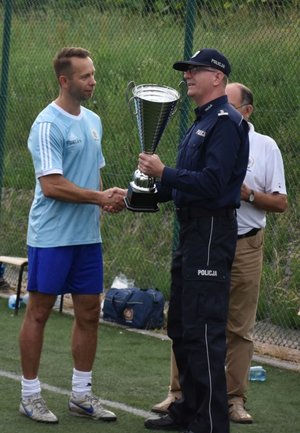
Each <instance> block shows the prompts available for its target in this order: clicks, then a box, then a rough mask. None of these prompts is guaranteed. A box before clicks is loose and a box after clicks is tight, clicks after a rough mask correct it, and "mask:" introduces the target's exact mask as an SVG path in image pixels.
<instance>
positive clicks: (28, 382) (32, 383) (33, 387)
mask: <svg viewBox="0 0 300 433" xmlns="http://www.w3.org/2000/svg"><path fill="white" fill-rule="evenodd" d="M21 385H22V398H27V397H30V396H31V395H32V394H37V393H40V392H41V383H40V381H39V379H38V377H36V378H35V379H25V377H24V376H22V381H21Z"/></svg>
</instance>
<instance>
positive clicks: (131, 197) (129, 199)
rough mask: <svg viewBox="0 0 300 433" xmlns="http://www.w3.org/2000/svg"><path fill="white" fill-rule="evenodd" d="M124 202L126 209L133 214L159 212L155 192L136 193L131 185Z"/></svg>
mask: <svg viewBox="0 0 300 433" xmlns="http://www.w3.org/2000/svg"><path fill="white" fill-rule="evenodd" d="M124 201H125V205H126V208H127V209H128V210H130V211H132V212H157V211H158V210H159V207H158V206H157V202H156V193H155V192H154V193H153V192H150V193H149V192H140V191H139V192H136V191H133V189H132V187H131V185H129V187H128V192H127V196H126V197H125V198H124Z"/></svg>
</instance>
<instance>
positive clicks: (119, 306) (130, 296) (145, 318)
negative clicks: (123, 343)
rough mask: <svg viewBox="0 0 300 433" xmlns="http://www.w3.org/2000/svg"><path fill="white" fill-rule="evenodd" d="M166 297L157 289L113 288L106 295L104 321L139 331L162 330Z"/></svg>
mask: <svg viewBox="0 0 300 433" xmlns="http://www.w3.org/2000/svg"><path fill="white" fill-rule="evenodd" d="M164 303H165V301H164V297H163V294H162V293H161V292H160V291H159V290H157V289H138V288H136V287H132V288H127V289H114V288H111V289H109V290H108V291H107V293H106V294H105V299H104V305H103V319H104V320H107V321H110V322H116V323H119V324H121V325H125V326H129V327H131V328H139V329H155V328H161V327H162V326H163V324H164Z"/></svg>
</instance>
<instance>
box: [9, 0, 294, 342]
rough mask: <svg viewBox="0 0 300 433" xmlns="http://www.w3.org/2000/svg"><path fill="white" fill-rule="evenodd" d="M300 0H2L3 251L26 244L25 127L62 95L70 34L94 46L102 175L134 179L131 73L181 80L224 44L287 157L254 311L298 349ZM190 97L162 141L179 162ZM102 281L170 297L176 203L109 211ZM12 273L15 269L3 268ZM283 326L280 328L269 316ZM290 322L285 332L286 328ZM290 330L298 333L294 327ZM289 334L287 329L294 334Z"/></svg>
mask: <svg viewBox="0 0 300 433" xmlns="http://www.w3.org/2000/svg"><path fill="white" fill-rule="evenodd" d="M299 4H300V2H299V0H296V1H295V0H281V1H275V0H269V1H263V0H247V1H246V0H245V1H242V0H235V1H222V0H203V1H194V0H190V1H189V0H188V1H176V0H171V1H167V0H152V1H150V0H145V1H138V0H103V1H101V0H15V1H13V0H11V1H10V0H6V1H5V0H2V1H0V14H1V18H2V19H1V24H0V26H1V31H2V34H3V38H2V62H1V94H0V98H1V105H0V122H1V123H0V187H1V189H2V195H1V216H0V254H6V255H20V256H24V255H26V230H27V217H28V211H29V207H30V204H31V199H32V195H33V188H34V183H35V180H34V172H33V167H32V163H31V159H30V156H29V152H28V150H27V137H28V133H29V130H30V127H31V124H32V122H33V121H34V119H35V117H36V115H37V114H38V112H39V111H40V110H41V109H42V108H44V106H45V105H46V104H48V103H49V102H50V101H51V100H53V99H54V98H55V97H56V96H57V92H58V86H57V82H56V79H55V77H54V73H53V71H52V59H53V57H54V55H55V54H56V52H57V51H58V50H59V49H60V48H62V47H63V46H70V45H73V46H82V47H85V48H87V49H89V50H90V51H91V54H92V57H93V60H94V63H95V66H96V79H97V86H96V91H95V94H94V97H93V100H92V101H89V103H88V106H89V108H91V109H93V110H94V111H96V112H97V113H98V114H99V115H100V116H101V118H102V122H103V126H104V137H103V150H104V154H105V157H106V167H105V169H104V170H103V172H102V175H103V182H104V187H105V188H107V187H110V186H113V185H118V186H121V187H124V188H125V187H127V186H128V183H129V182H130V181H131V180H132V174H133V172H134V170H135V169H136V166H137V156H138V153H139V152H140V146H139V141H138V135H137V125H136V123H135V120H133V118H132V116H131V114H130V111H129V109H128V106H127V104H126V101H125V90H126V87H127V84H128V82H129V81H131V80H133V81H134V82H135V83H136V84H142V83H157V84H164V85H168V86H171V87H174V88H178V86H179V82H180V81H181V79H182V76H181V74H180V73H178V72H176V71H174V70H173V69H172V64H173V63H174V62H175V61H176V60H180V59H182V58H183V57H189V56H190V55H191V54H192V52H194V51H196V50H198V49H200V48H202V47H215V48H217V49H219V50H220V51H222V52H224V53H225V55H226V56H227V57H228V58H229V59H230V62H231V64H232V74H231V77H230V79H231V81H239V82H242V83H244V84H246V85H247V86H249V87H250V88H251V89H252V90H253V92H254V96H255V112H254V114H253V116H252V121H253V123H254V124H255V127H256V130H257V131H259V132H261V133H265V134H267V135H270V136H272V137H273V138H274V139H275V140H276V142H277V143H278V145H279V147H280V148H281V151H282V155H283V158H284V163H285V170H286V180H287V187H288V196H289V209H288V211H287V212H286V213H285V214H280V215H269V216H268V226H267V230H266V244H265V259H264V270H263V279H262V286H261V296H260V304H259V309H258V321H259V324H260V325H262V324H263V325H264V326H263V327H262V331H261V332H260V335H262V334H263V335H264V341H266V342H270V343H271V344H273V343H275V344H279V345H283V346H285V345H288V346H289V347H290V348H294V349H299V348H300V347H299V346H300V343H299V328H300V317H299V316H298V315H297V313H298V310H299V307H300V300H299V282H300V271H299V266H298V263H299V257H300V242H299V228H300V227H299V204H298V198H299V197H300V191H299V186H298V185H299V184H298V174H299V168H298V166H299V164H298V161H297V159H298V148H299V129H300V128H299V121H300V110H299V76H300V74H299V71H300V70H299V58H300V56H299V46H300V37H299ZM192 109H193V107H192V105H191V104H190V102H189V101H188V100H185V102H184V103H183V105H182V108H181V110H180V111H179V112H178V113H177V114H176V115H175V116H174V118H173V119H172V120H171V122H170V124H169V125H168V127H167V129H166V131H165V133H164V135H163V137H162V139H161V142H160V144H159V146H158V149H157V152H158V153H159V154H160V156H161V158H162V160H163V161H164V162H165V163H166V164H168V165H173V164H174V163H175V157H176V149H177V145H178V141H179V138H180V137H181V136H182V134H183V133H184V131H185V129H186V128H187V126H188V125H189V123H190V122H191V119H192V117H193V110H192ZM101 231H102V235H103V240H104V260H105V287H106V288H108V287H109V286H110V285H111V283H112V281H113V279H114V277H115V276H116V275H118V274H119V273H120V272H122V273H124V274H125V275H126V276H127V277H128V278H131V279H134V280H135V282H136V285H138V286H140V287H149V286H154V287H157V288H159V289H160V290H162V291H163V292H164V294H165V295H166V297H168V290H169V279H170V276H169V267H170V261H171V252H172V248H173V245H174V242H175V241H174V239H176V224H175V223H174V212H173V207H172V205H171V204H166V205H161V206H160V211H159V212H158V213H156V214H140V213H131V212H128V211H124V212H122V213H121V214H118V215H103V217H102V223H101ZM7 276H8V278H9V269H7ZM270 323H271V324H273V325H272V326H274V325H276V326H278V327H279V329H283V328H284V329H288V331H286V332H284V333H283V334H281V333H280V332H279V331H278V328H276V329H277V331H276V338H275V336H274V335H273V333H272V331H269V328H268V327H267V325H268V326H269V324H270ZM287 332H288V335H287ZM291 335H292V336H291ZM286 340H289V341H288V342H287V341H286Z"/></svg>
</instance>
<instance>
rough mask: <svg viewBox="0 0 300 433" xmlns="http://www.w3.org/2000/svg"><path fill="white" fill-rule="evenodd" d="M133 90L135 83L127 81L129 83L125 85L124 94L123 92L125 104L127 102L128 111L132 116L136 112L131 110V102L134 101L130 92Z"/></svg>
mask: <svg viewBox="0 0 300 433" xmlns="http://www.w3.org/2000/svg"><path fill="white" fill-rule="evenodd" d="M134 88H135V82H134V81H129V83H128V84H127V88H126V92H125V98H126V102H127V105H128V108H129V111H130V112H131V114H132V115H136V112H134V111H133V109H132V101H133V99H134V96H132V90H133V89H134Z"/></svg>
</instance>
